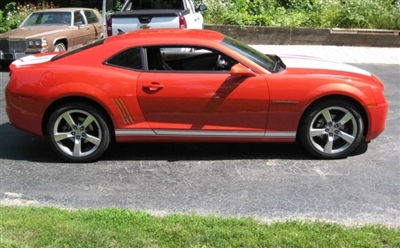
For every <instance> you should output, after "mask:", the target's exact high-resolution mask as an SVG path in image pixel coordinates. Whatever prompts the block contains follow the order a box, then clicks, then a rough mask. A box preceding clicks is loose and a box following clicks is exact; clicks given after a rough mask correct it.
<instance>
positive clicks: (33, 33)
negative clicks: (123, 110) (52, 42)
mask: <svg viewBox="0 0 400 248" xmlns="http://www.w3.org/2000/svg"><path fill="white" fill-rule="evenodd" d="M71 29H72V27H70V26H30V27H20V28H17V29H13V30H10V31H8V32H5V33H2V34H0V39H26V38H41V37H42V36H48V35H51V34H53V33H60V32H63V31H66V32H68V31H69V30H71Z"/></svg>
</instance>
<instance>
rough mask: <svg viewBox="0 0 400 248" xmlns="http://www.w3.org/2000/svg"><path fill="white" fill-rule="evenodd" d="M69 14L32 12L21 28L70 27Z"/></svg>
mask: <svg viewBox="0 0 400 248" xmlns="http://www.w3.org/2000/svg"><path fill="white" fill-rule="evenodd" d="M70 24H71V12H59V11H57V12H54V11H53V12H34V13H32V14H31V15H30V16H29V17H28V18H27V19H26V20H25V21H24V22H23V23H22V25H21V26H22V27H28V26H34V25H70Z"/></svg>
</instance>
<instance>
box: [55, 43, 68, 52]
mask: <svg viewBox="0 0 400 248" xmlns="http://www.w3.org/2000/svg"><path fill="white" fill-rule="evenodd" d="M65 50H67V49H66V47H65V44H64V43H62V42H57V43H56V44H55V45H54V52H61V51H65Z"/></svg>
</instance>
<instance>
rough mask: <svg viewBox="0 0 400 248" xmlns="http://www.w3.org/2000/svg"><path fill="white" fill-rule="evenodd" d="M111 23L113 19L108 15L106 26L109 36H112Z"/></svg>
mask: <svg viewBox="0 0 400 248" xmlns="http://www.w3.org/2000/svg"><path fill="white" fill-rule="evenodd" d="M111 23H112V21H111V17H109V16H108V17H107V20H106V27H107V36H112V27H111Z"/></svg>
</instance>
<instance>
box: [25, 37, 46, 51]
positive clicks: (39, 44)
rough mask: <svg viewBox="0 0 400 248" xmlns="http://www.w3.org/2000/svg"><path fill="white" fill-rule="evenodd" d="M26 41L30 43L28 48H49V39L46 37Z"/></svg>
mask: <svg viewBox="0 0 400 248" xmlns="http://www.w3.org/2000/svg"><path fill="white" fill-rule="evenodd" d="M26 42H27V45H28V49H41V50H45V49H47V48H48V45H47V39H46V38H41V39H32V40H27V41H26Z"/></svg>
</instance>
